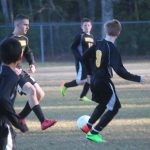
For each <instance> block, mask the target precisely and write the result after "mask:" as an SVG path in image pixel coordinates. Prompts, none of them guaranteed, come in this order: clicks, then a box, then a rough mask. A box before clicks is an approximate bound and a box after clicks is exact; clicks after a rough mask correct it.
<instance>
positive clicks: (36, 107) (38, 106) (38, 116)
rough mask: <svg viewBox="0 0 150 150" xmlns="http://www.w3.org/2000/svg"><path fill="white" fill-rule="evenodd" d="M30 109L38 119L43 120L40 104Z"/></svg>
mask: <svg viewBox="0 0 150 150" xmlns="http://www.w3.org/2000/svg"><path fill="white" fill-rule="evenodd" d="M32 110H33V111H34V113H35V115H36V116H37V118H38V119H39V121H40V122H41V123H42V122H43V121H44V120H45V117H44V114H43V112H42V109H41V106H40V105H35V106H34V107H33V108H32Z"/></svg>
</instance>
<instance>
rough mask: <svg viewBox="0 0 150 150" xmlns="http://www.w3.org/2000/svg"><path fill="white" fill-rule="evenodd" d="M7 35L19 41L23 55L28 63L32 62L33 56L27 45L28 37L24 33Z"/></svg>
mask: <svg viewBox="0 0 150 150" xmlns="http://www.w3.org/2000/svg"><path fill="white" fill-rule="evenodd" d="M9 37H12V38H15V39H17V40H18V41H19V42H20V44H21V47H22V51H23V56H24V57H25V59H26V60H27V62H28V63H29V65H31V64H34V56H33V53H32V51H31V49H30V47H29V44H28V38H27V37H26V36H24V35H19V36H16V35H14V34H11V35H10V36H9Z"/></svg>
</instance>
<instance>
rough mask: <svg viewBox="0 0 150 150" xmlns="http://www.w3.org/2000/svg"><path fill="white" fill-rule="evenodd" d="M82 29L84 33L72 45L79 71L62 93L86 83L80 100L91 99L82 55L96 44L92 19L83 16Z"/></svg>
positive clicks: (66, 84)
mask: <svg viewBox="0 0 150 150" xmlns="http://www.w3.org/2000/svg"><path fill="white" fill-rule="evenodd" d="M81 29H82V33H80V34H78V35H77V36H76V37H75V39H74V41H73V44H72V46H71V49H72V51H73V54H74V57H75V64H76V72H77V76H76V80H73V81H71V82H67V83H65V84H64V87H63V88H62V89H61V94H62V95H63V96H64V95H65V93H66V91H67V89H68V88H71V87H76V86H78V85H83V84H84V87H83V90H82V93H81V95H80V100H81V101H90V99H89V98H88V97H86V94H87V92H88V90H89V87H90V86H89V83H88V77H87V72H86V69H85V65H84V63H83V60H82V55H83V53H85V52H86V51H87V50H88V49H89V48H90V47H91V46H92V45H93V44H94V37H93V35H92V34H91V29H92V21H91V20H90V19H88V18H83V19H82V21H81Z"/></svg>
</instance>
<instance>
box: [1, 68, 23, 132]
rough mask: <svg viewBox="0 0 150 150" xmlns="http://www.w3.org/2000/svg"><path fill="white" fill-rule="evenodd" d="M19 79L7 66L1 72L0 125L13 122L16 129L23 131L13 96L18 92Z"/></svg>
mask: <svg viewBox="0 0 150 150" xmlns="http://www.w3.org/2000/svg"><path fill="white" fill-rule="evenodd" d="M18 80H19V77H18V76H17V75H16V73H15V72H14V71H13V70H12V69H10V68H9V67H7V66H4V65H2V66H1V70H0V123H2V122H7V123H9V122H11V123H12V124H13V125H14V126H15V127H16V128H18V129H22V128H23V127H22V124H21V123H20V120H19V119H18V116H17V115H16V113H15V110H14V108H13V104H12V100H11V96H12V95H13V94H14V92H15V91H16V85H17V82H18Z"/></svg>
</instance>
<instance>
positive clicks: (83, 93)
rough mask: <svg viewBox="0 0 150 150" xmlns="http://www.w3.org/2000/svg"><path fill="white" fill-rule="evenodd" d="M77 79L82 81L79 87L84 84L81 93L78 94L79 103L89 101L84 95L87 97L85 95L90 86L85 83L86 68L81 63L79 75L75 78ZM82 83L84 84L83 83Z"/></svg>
mask: <svg viewBox="0 0 150 150" xmlns="http://www.w3.org/2000/svg"><path fill="white" fill-rule="evenodd" d="M77 79H78V80H79V81H80V82H81V81H82V83H81V84H80V83H79V84H80V85H82V84H84V86H83V89H82V92H81V94H80V100H81V101H91V100H90V99H89V98H88V97H87V96H86V95H87V93H88V91H89V88H90V84H89V83H88V81H87V72H86V68H85V65H84V64H83V63H81V69H80V73H79V74H78V76H77ZM83 81H84V82H83Z"/></svg>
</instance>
